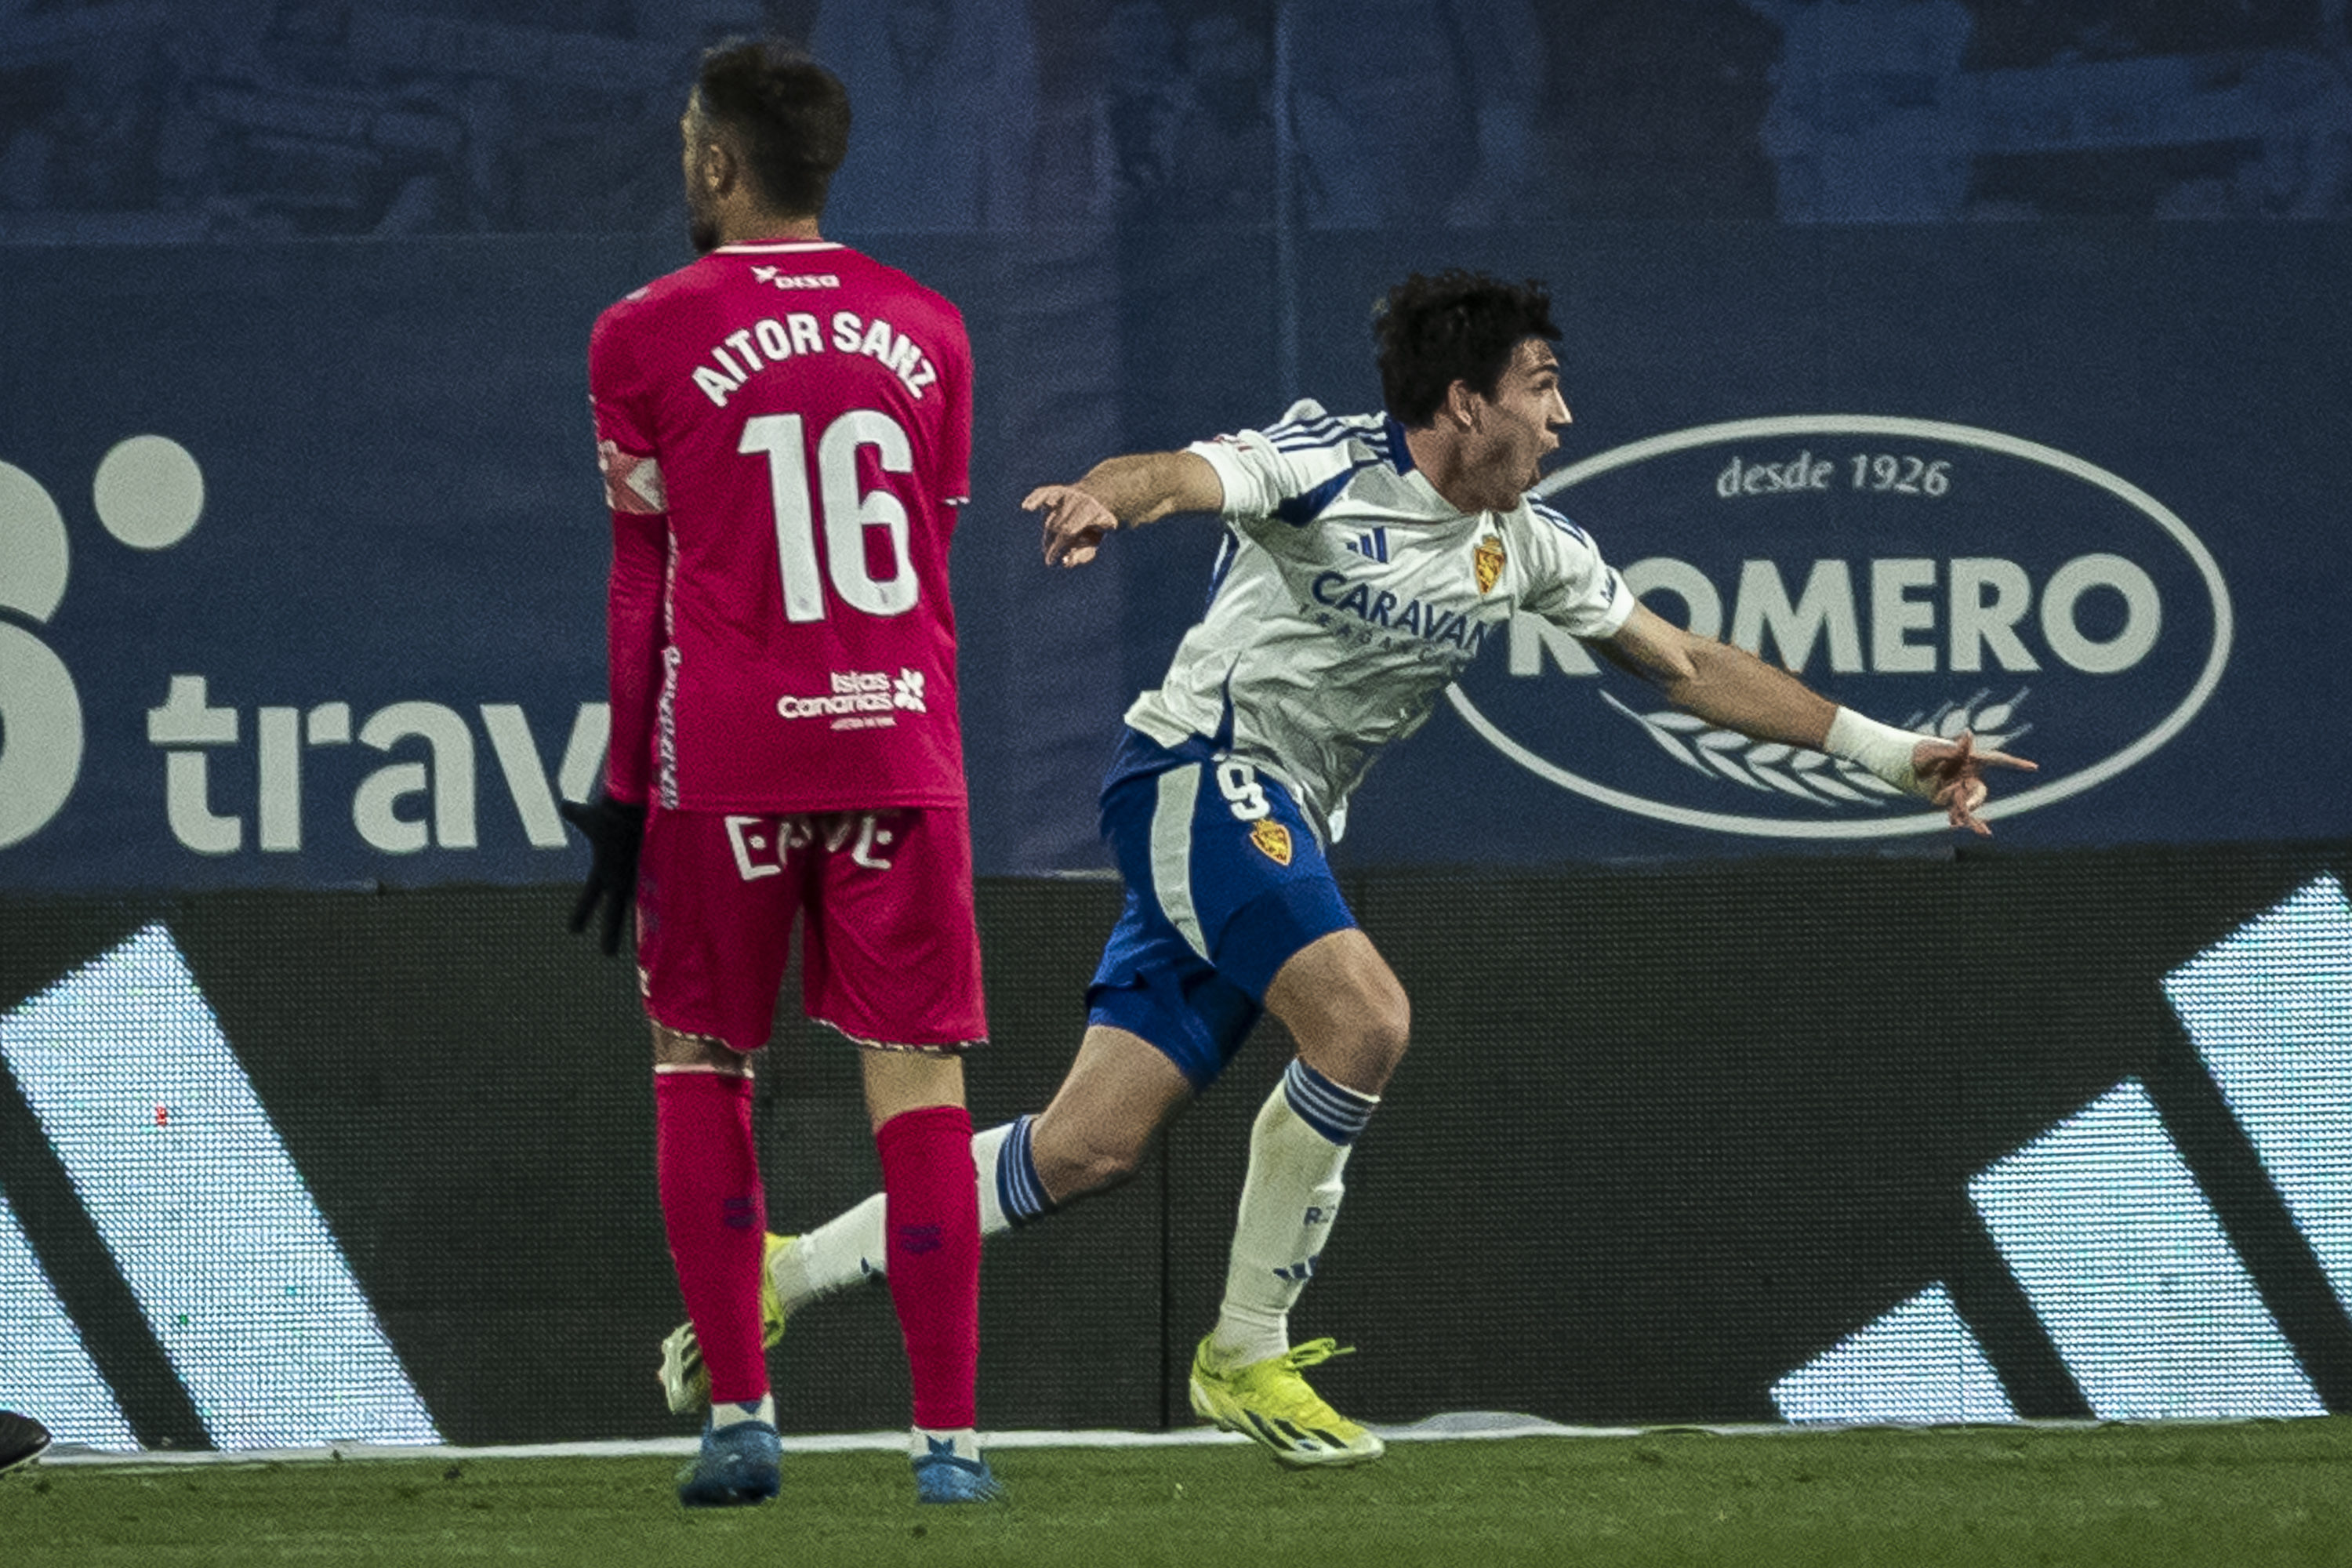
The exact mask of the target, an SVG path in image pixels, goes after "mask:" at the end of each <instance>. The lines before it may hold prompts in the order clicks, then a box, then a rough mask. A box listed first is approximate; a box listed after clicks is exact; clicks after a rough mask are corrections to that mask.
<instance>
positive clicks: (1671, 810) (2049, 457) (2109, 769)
mask: <svg viewBox="0 0 2352 1568" xmlns="http://www.w3.org/2000/svg"><path fill="white" fill-rule="evenodd" d="M1782 436H1908V437H1916V438H1917V439H1921V440H1930V441H1948V442H1950V443H1951V444H1953V445H1954V446H1960V447H1978V448H1979V449H1980V450H1983V451H1988V452H1998V453H2000V454H2002V455H2003V456H2005V457H2011V458H2021V459H2023V460H2024V461H2027V462H2032V463H2040V464H2042V466H2043V467H2045V468H2055V469H2057V470H2058V471H2059V472H2060V473H2063V474H2067V475H2070V476H2071V477H2073V478H2074V479H2081V480H2082V481H2084V483H2086V484H2090V485H2095V486H2096V487H2098V488H2099V489H2103V490H2105V491H2107V492H2108V493H2109V494H2110V495H2113V496H2114V497H2116V499H2117V500H2121V501H2122V502H2124V504H2126V506H2129V507H2130V508H2132V509H2133V510H2136V511H2137V512H2139V513H2140V514H2141V515H2143V516H2145V517H2146V518H2147V520H2148V521H2151V522H2153V523H2155V524H2156V525H2157V527H2158V528H2159V529H2161V530H2163V531H2164V532H2165V533H2167V534H2168V535H2169V536H2170V537H2171V539H2172V542H2174V543H2175V544H2177V545H2179V547H2180V549H2181V552H2183V553H2184V554H2186V555H2187V556H2188V557H2189V562H2190V563H2191V564H2193V565H2194V566H2196V568H2197V570H2198V571H2199V572H2200V574H2202V575H2203V577H2204V579H2205V587H2206V591H2207V592H2208V593H2209V594H2210V595H2212V600H2213V647H2212V650H2211V651H2210V653H2209V654H2208V655H2207V656H2206V659H2205V668H2203V669H2202V670H2201V671H2200V672H2199V675H2198V677H2197V679H2196V680H2195V681H2194V682H2193V683H2192V684H2191V685H2190V686H2189V694H2188V695H2187V696H2186V697H2184V698H2182V699H2181V700H2180V703H2179V706H2178V707H2176V708H2174V709H2173V710H2172V711H2171V712H2170V713H2168V714H2167V715H2166V716H2165V717H2164V718H2163V719H2161V720H2159V721H2158V723H2157V725H2156V727H2155V728H2154V729H2152V730H2150V731H2147V733H2146V734H2144V735H2142V736H2140V737H2139V739H2137V741H2134V742H2131V743H2130V744H2129V745H2127V746H2126V747H2124V748H2123V750H2121V751H2119V752H2116V753H2115V754H2114V755H2112V756H2110V757H2108V758H2107V759H2106V760H2105V761H2104V762H2100V763H2094V764H2093V765H2092V766H2090V767H2088V768H2085V769H2084V770H2082V771H2081V772H2079V773H2069V774H2067V775H2066V776H2065V777H2063V778H2061V779H2056V780H2053V781H2052V782H2051V783H2049V784H2042V785H2039V786H2037V787H2035V788H2032V789H2027V790H2024V791H2022V792H2021V793H2019V794H2016V795H1996V796H1995V797H1994V799H1993V800H1992V801H1991V802H1990V804H1989V805H1986V807H1985V808H1984V809H1983V810H1982V811H1981V812H1979V814H1978V815H1979V816H1983V817H1984V818H1986V819H1987V820H1989V821H1990V820H1992V819H1996V818H1999V817H2003V816H2019V815H2021V814H2022V813H2024V812H2028V811H2032V810H2034V809H2036V808H2037V807H2040V806H2044V805H2053V804H2054V803H2056V802H2058V801H2062V800H2065V799H2067V798H2069V797H2071V796H2074V795H2080V794H2082V793H2083V792H2084V790H2087V789H2091V788H2094V787H2095V786H2096V785H2098V784H2104V783H2105V782H2106V781H2107V780H2109V779H2111V778H2113V777H2115V776H2116V774H2117V773H2122V772H2124V771H2125V770H2126V769H2127V768H2130V767H2132V766H2134V765H2135V764H2137V763H2139V762H2140V761H2141V760H2142V759H2144V758H2146V757H2147V755H2148V754H2149V753H2150V752H2155V751H2156V750H2157V749H2158V748H2159V747H2161V746H2163V745H2164V744H2165V743H2166V742H2168V741H2170V740H2171V739H2172V738H2173V737H2174V736H2175V735H2177V734H2179V732H2180V731H2181V730H2182V729H2183V728H2185V727H2186V726H2187V725H2188V723H2189V721H2190V720H2191V719H2194V718H2195V717H2196V716H2197V713H2198V711H2199V710H2200V709H2202V708H2203V707H2204V706H2205V703H2206V701H2207V700H2208V699H2210V697H2211V696H2212V695H2213V689H2214V688H2215V687H2217V686H2219V685H2220V684H2221V672H2222V670H2223V669H2224V668H2227V667H2228V665H2229V662H2230V646H2231V638H2232V637H2233V635H2234V630H2235V621H2234V618H2233V616H2232V612H2231V605H2230V589H2229V584H2226V583H2225V582H2223V581H2222V578H2221V564H2220V563H2218V562H2216V561H2215V560H2214V559H2213V556H2212V553H2211V552H2210V551H2208V550H2207V549H2206V548H2205V545H2204V542H2202V541H2201V540H2200V539H2199V538H2198V537H2197V536H2196V535H2195V534H2194V533H2192V532H2190V531H2189V525H2188V524H2187V523H2185V522H2183V521H2181V520H2180V518H2179V515H2178V514H2177V513H2175V512H2174V511H2173V510H2172V509H2171V508H2169V507H2168V506H2166V505H2165V504H2164V503H2163V502H2162V501H2159V500H2157V499H2156V498H2155V497H2154V496H2152V495H2149V494H2148V493H2147V491H2146V490H2144V489H2140V488H2139V487H2138V486H2137V485H2135V484H2133V483H2132V482H2131V481H2130V480H2129V479H2125V478H2123V477H2122V476H2121V475H2119V474H2113V473H2110V472H2108V471H2107V470H2106V469H2105V468H2100V467H2099V466H2098V465H2097V464H2095V463H2090V462H2086V461H2084V459H2083V458H2077V457H2075V456H2074V454H2072V453H2070V452H2062V451H2060V450H2059V449H2058V448H2057V447H2045V446H2043V445H2042V443H2041V442H2039V441H2028V440H2025V439H2023V438H2022V437H2016V436H2008V435H2003V434H2002V433H2001V432H2000V431H1998V430H1987V429H1983V428H1981V427H1980V426H1974V425H1951V424H1947V423H1945V422H1944V421H1942V420H1937V419H1906V418H1903V417H1901V416H1894V415H1879V414H1823V415H1801V414H1785V415H1774V416H1769V417H1767V418H1761V419H1732V420H1727V421H1724V422H1722V423H1720V424H1716V425H1695V426H1691V427H1690V428H1689V429H1687V430H1674V431H1669V432H1668V433H1667V434H1665V435H1664V436H1653V437H1648V438H1646V439H1644V440H1640V441H1634V442H1630V443H1628V444H1627V445H1625V446H1622V447H1611V448H1610V449H1609V450H1608V451H1606V452H1598V453H1595V454H1594V455H1593V456H1591V457H1590V458H1584V459H1582V460H1581V461H1580V462H1575V463H1571V464H1570V465H1569V466H1568V467H1567V468H1562V469H1560V470H1559V472H1557V473H1554V474H1550V475H1548V476H1546V477H1545V479H1543V480H1542V481H1541V482H1540V483H1539V484H1538V485H1537V486H1536V488H1535V490H1534V492H1533V493H1535V494H1536V495H1538V496H1549V495H1550V494H1552V493H1553V492H1554V491H1557V490H1562V489H1568V488H1569V487H1570V486H1571V485H1574V484H1577V483H1579V482H1580V481H1582V480H1584V479H1591V478H1592V477H1593V476H1594V475H1596V474H1605V473H1607V472H1609V471H1610V470H1611V469H1612V468H1626V467H1630V466H1631V465H1633V464H1635V463H1640V462H1646V461H1647V460H1649V459H1650V458H1659V457H1664V456H1665V455H1666V454H1668V453H1670V452H1681V451H1686V450H1688V449H1690V448H1691V447H1712V446H1719V445H1721V444H1723V443H1724V442H1727V441H1748V440H1764V439H1768V438H1775V437H1782ZM1445 699H1446V700H1447V701H1448V702H1450V703H1452V704H1453V706H1454V711H1455V712H1456V713H1458V714H1460V715H1461V716H1462V719H1463V721H1465V723H1467V724H1468V725H1469V726H1470V727H1471V729H1473V730H1475V731H1477V733H1478V734H1479V735H1480V736H1481V737H1482V738H1484V739H1485V741H1486V743H1487V744H1488V745H1490V746H1493V747H1494V748H1495V749H1496V751H1498V752H1502V753H1503V754H1504V755H1505V756H1507V757H1508V758H1510V759H1511V760H1512V761H1513V762H1515V763H1518V764H1519V765H1520V766H1521V767H1523V768H1525V769H1527V770H1528V772H1529V773H1534V774H1535V775H1536V776H1537V777H1538V778H1541V779H1545V780H1548V781H1549V782H1550V783H1552V784H1558V785H1559V787H1560V788H1562V789H1565V790H1567V791H1569V792H1570V793H1571V794H1574V795H1583V796H1584V797H1585V798H1587V799H1589V800H1594V801H1598V802H1600V803H1601V805H1613V806H1615V807H1617V808H1618V809H1619V810H1620V811H1627V812H1632V813H1633V815H1635V816H1647V817H1653V818H1655V819H1657V820H1659V821H1661V822H1672V823H1675V824H1678V825H1679V826H1685V827H1710V828H1715V829H1717V830H1718V831H1721V832H1727V833H1745V834H1748V835H1750V836H1752V837H1759V838H1822V839H1835V838H1884V837H1893V836H1895V835H1897V834H1906V833H1937V832H1942V831H1944V830H1945V828H1946V827H1947V826H1948V824H1947V823H1946V821H1945V819H1944V818H1943V817H1942V816H1939V815H1937V814H1935V813H1932V812H1926V811H1922V812H1920V813H1918V814H1917V815H1916V816H1912V817H1908V818H1904V817H1897V818H1893V819H1885V820H1878V821H1871V822H1801V821H1786V822H1784V821H1779V820H1776V819H1774V818H1772V817H1769V816H1733V815H1731V814H1728V813H1724V812H1713V811H1699V810H1696V809H1693V808H1691V807H1689V806H1680V805H1667V804H1666V803H1665V802H1664V801H1654V800H1648V799H1645V798H1643V796H1641V795H1628V794H1626V793H1625V792H1624V791H1622V790H1616V789H1612V788H1610V787H1609V786H1608V785H1606V784H1598V783H1595V782H1594V781H1593V780H1591V779H1588V778H1585V777H1582V776H1581V775H1580V774H1577V773H1570V772H1569V771H1568V770H1567V769H1566V768H1563V767H1561V766H1559V764H1558V763H1554V762H1551V761H1550V760H1549V759H1548V758H1544V757H1540V756H1538V755H1537V754H1536V753H1534V752H1530V751H1528V749H1527V748H1526V747H1525V746H1522V745H1521V744H1519V742H1517V741H1515V740H1513V739H1511V737H1510V736H1508V735H1507V734H1505V733H1504V732H1503V731H1502V730H1501V729H1500V728H1499V727H1497V726H1496V724H1495V723H1494V721H1492V720H1489V719H1488V718H1487V717H1486V715H1485V714H1484V713H1482V712H1480V711H1479V710H1478V707H1477V704H1475V702H1473V701H1471V700H1470V698H1469V695H1468V694H1467V693H1466V692H1465V691H1464V690H1463V689H1462V687H1461V684H1460V682H1458V681H1457V682H1455V683H1454V684H1452V685H1449V686H1447V687H1446V689H1445Z"/></svg>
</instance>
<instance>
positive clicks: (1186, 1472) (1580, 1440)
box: [0, 1417, 2352, 1568]
mask: <svg viewBox="0 0 2352 1568" xmlns="http://www.w3.org/2000/svg"><path fill="white" fill-rule="evenodd" d="M995 1467H996V1469H997V1472H998V1474H999V1475H1000V1476H1001V1477H1002V1479H1003V1480H1004V1482H1005V1484H1006V1486H1007V1487H1008V1488H1009V1489H1011V1490H1012V1493H1013V1499H1012V1500H1011V1501H1010V1502H1009V1503H1008V1504H1005V1505H1003V1506H1000V1507H995V1508H974V1509H924V1508H919V1507H918V1506H917V1505H916V1503H915V1502H914V1500H913V1497H912V1489H911V1485H910V1482H909V1480H908V1475H907V1470H906V1466H905V1463H904V1461H903V1460H901V1459H899V1458H896V1457H895V1456H892V1455H887V1454H880V1453H872V1452H863V1453H822V1454H793V1453H791V1452H789V1451H788V1452H787V1454H786V1457H785V1480H784V1495H783V1497H782V1499H780V1500H778V1501H776V1502H774V1503H772V1504H770V1505H768V1506H766V1507H764V1508H758V1509H742V1510H720V1511H714V1512H702V1513H692V1514H689V1513H687V1512H686V1511H684V1510H680V1509H679V1508H678V1506H677V1501H676V1498H675V1494H674V1492H673V1490H672V1489H671V1479H672V1476H673V1474H674V1472H675V1470H676V1468H677V1461H676V1460H675V1459H672V1458H460V1459H457V1460H454V1461H453V1460H451V1459H449V1458H434V1459H429V1460H428V1459H373V1458H371V1459H352V1460H344V1461H331V1460H323V1459H304V1460H280V1461H276V1462H266V1461H257V1462H250V1463H244V1462H240V1463H213V1464H202V1465H190V1464H161V1463H135V1462H134V1463H120V1464H79V1463H66V1462H49V1463H45V1464H41V1465H37V1466H35V1467H32V1468H28V1469H26V1470H24V1471H20V1472H18V1473H16V1474H14V1475H11V1476H8V1477H6V1478H5V1479H0V1543H5V1555H6V1557H7V1559H8V1560H9V1561H10V1562H12V1563H24V1564H27V1565H28V1568H79V1565H82V1564H109V1565H110V1564H121V1565H123V1568H130V1565H132V1564H136V1565H138V1568H179V1565H184V1564H198V1563H236V1564H247V1563H252V1564H270V1563H308V1564H323V1565H328V1568H340V1565H343V1564H358V1563H425V1564H438V1563H501V1564H505V1563H548V1564H562V1565H565V1568H601V1565H604V1564H614V1565H618V1564H630V1565H633V1568H667V1565H668V1564H678V1565H680V1568H709V1565H711V1564H719V1563H746V1564H765V1563H823V1564H826V1565H827V1568H834V1565H844V1568H854V1565H856V1564H864V1563H933V1564H940V1565H945V1564H950V1563H952V1564H958V1565H962V1564H989V1563H1006V1564H1014V1565H1017V1568H1060V1565H1063V1564H1069V1565H1072V1568H1078V1565H1083V1568H1146V1565H1150V1564H1160V1563H1167V1564H1184V1565H1187V1568H1191V1565H1193V1564H1202V1563H1221V1562H1232V1561H1241V1560H1246V1561H1248V1562H1251V1563H1265V1564H1272V1565H1276V1568H1305V1565H1307V1564H1318V1563H1345V1564H1351V1565H1355V1568H1376V1565H1381V1564H1388V1563H1464V1564H1480V1565H1484V1564H1499V1563H1573V1564H1577V1565H1579V1568H1588V1565H1589V1568H1601V1565H1606V1564H1616V1563H1629V1564H1633V1563H1638V1564H1643V1565H1650V1564H1661V1563H1738V1564H1743V1565H1765V1568H1769V1565H1775V1564H1782V1563H1787V1564H1800V1563H1801V1564H1807V1565H1809V1568H1810V1565H1820V1564H1839V1563H1856V1564H1861V1563H1868V1564H1874V1565H1875V1564H1888V1565H1901V1568H1911V1565H1915V1564H1936V1563H1953V1564H1970V1565H1975V1564H1994V1563H2070V1564H2071V1563H2095V1564H2106V1563H2113V1564H2116V1565H2117V1568H2125V1565H2128V1568H2170V1565H2174V1564H2179V1565H2181V1568H2189V1565H2196V1568H2208V1565H2214V1564H2230V1565H2232V1568H2234V1565H2238V1564H2263V1563H2294V1564H2326V1563H2346V1564H2352V1417H2327V1418H2316V1419H2311V1420H2301V1421H2293V1422H2273V1423H2248V1424H2231V1425H2217V1426H2187V1425H2184V1426H2168V1425H2155V1426H2086V1427H2048V1426H2034V1427H1972V1428H1946V1429H1934V1430H1916V1431H1906V1430H1884V1429H1882V1430H1861V1431H1850V1432H1813V1433H1786V1434H1780V1433H1775V1434H1757V1435H1750V1434H1747V1433H1738V1434H1731V1435H1723V1434H1709V1433H1704V1432H1696V1431H1680V1430H1666V1431H1657V1432H1652V1433H1648V1434H1644V1435H1641V1436H1604V1437H1520V1438H1513V1439H1509V1440H1498V1441H1481V1442H1415V1443H1399V1444H1397V1445H1394V1446H1393V1447H1391V1450H1390V1453H1389V1457H1388V1458H1386V1459H1385V1460H1383V1461H1382V1462H1381V1463H1380V1464H1378V1465H1375V1466H1372V1467H1370V1468H1365V1469H1361V1470H1355V1471H1346V1472H1335V1473H1330V1474H1313V1473H1294V1472H1290V1471H1286V1470H1282V1469H1280V1468H1276V1466H1275V1465H1274V1464H1273V1463H1272V1462H1271V1461H1270V1460H1268V1459H1267V1458H1265V1456H1264V1455H1263V1454H1261V1453H1259V1452H1258V1451H1257V1450H1255V1449H1254V1448H1248V1447H1238V1446H1234V1447H1224V1446H1207V1447H1200V1446H1196V1447H1146V1448H1114V1449H1102V1448H1075V1447H1073V1448H1050V1447H1039V1448H1013V1449H1006V1450H1003V1451H1001V1452H1000V1453H999V1454H998V1455H997V1456H996V1458H995Z"/></svg>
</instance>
